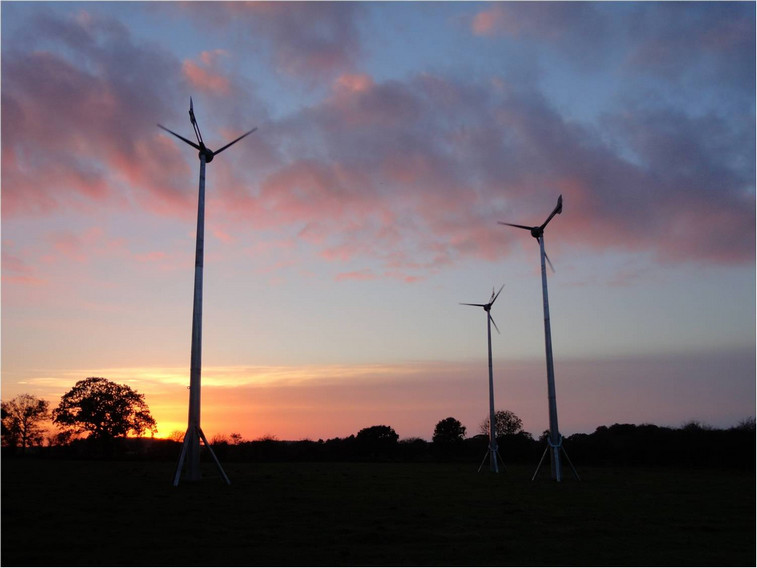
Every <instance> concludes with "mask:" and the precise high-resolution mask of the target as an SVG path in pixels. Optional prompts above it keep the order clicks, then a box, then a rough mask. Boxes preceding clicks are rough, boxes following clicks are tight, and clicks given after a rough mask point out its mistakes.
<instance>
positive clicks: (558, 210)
mask: <svg viewBox="0 0 757 568" xmlns="http://www.w3.org/2000/svg"><path fill="white" fill-rule="evenodd" d="M560 213H562V194H561V195H560V197H558V198H557V206H556V207H555V208H554V210H553V211H552V213H550V214H549V217H547V220H546V221H544V223H543V224H542V226H541V227H540V229H542V230H543V229H544V227H546V226H547V223H549V222H550V221H551V220H552V217H554V216H555V215H559V214H560Z"/></svg>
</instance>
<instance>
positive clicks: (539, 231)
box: [497, 195, 562, 272]
mask: <svg viewBox="0 0 757 568" xmlns="http://www.w3.org/2000/svg"><path fill="white" fill-rule="evenodd" d="M560 213H562V195H560V196H559V197H558V198H557V205H556V206H555V208H554V209H553V210H552V213H550V214H549V217H547V220H546V221H544V222H543V223H542V224H541V225H539V226H538V227H528V226H526V225H516V224H515V223H505V222H504V221H497V223H499V224H500V225H507V226H508V227H516V228H518V229H525V230H526V231H529V232H530V233H531V236H532V237H533V238H535V239H536V240H537V241H539V239H541V238H542V237H544V229H545V228H546V226H547V224H548V223H549V222H550V221H551V220H552V217H554V216H555V215H559V214H560ZM544 258H545V259H546V261H547V264H549V267H550V268H551V269H552V272H554V271H555V268H554V266H552V261H550V260H549V257H548V256H547V253H546V252H545V253H544Z"/></svg>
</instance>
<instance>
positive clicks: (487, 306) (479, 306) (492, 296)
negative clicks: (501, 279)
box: [460, 284, 505, 333]
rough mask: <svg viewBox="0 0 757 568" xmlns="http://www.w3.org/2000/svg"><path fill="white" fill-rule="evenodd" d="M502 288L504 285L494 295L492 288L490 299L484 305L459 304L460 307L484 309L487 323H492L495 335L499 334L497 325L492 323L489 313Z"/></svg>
mask: <svg viewBox="0 0 757 568" xmlns="http://www.w3.org/2000/svg"><path fill="white" fill-rule="evenodd" d="M504 287H505V285H504V284H502V286H500V288H499V291H498V292H497V293H496V294H495V293H494V288H492V295H491V298H489V302H488V303H486V304H466V303H464V302H460V305H461V306H476V307H478V308H484V311H485V312H486V313H487V314H488V316H489V321H490V322H492V325H493V326H494V329H496V330H497V333H499V328H498V327H497V324H496V323H494V318H493V317H492V315H491V313H490V312H491V309H492V306H493V305H494V302H496V301H497V298H498V297H499V293H500V292H502V288H504Z"/></svg>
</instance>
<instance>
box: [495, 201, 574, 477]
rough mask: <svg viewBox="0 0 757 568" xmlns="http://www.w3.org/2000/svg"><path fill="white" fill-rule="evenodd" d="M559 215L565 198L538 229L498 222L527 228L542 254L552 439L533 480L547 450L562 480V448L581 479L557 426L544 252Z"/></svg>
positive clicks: (553, 474)
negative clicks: (548, 228)
mask: <svg viewBox="0 0 757 568" xmlns="http://www.w3.org/2000/svg"><path fill="white" fill-rule="evenodd" d="M560 213H562V195H560V197H558V198H557V206H556V207H555V208H554V210H553V211H552V213H550V215H549V217H547V220H546V221H544V223H542V224H541V225H539V226H538V227H527V226H525V225H516V224H514V223H504V222H502V221H499V224H500V225H508V226H509V227H517V228H519V229H526V230H527V231H531V236H532V237H534V238H535V239H536V240H537V241H538V242H539V249H540V251H541V287H542V297H543V300H544V342H545V350H546V355H547V397H548V399H549V439H548V443H547V447H546V448H545V449H544V453H543V454H542V456H541V459H540V460H539V465H538V466H536V471H535V472H534V476H533V477H532V478H531V479H532V480H533V479H535V478H536V474H537V473H539V468H541V464H542V462H543V461H544V457H545V456H546V455H547V451H548V450H550V449H551V450H552V452H551V453H550V456H551V464H552V478H553V479H556V480H557V481H560V480H561V479H562V469H561V467H560V450H561V449H562V451H563V453H564V454H565V458H566V459H567V460H568V464H569V465H570V467H571V469H572V470H573V473H574V474H575V476H576V478H577V479H578V473H577V472H576V469H575V468H574V467H573V464H572V463H571V462H570V458H569V457H568V453H567V452H566V451H565V448H563V447H562V436H561V435H560V429H559V427H558V425H557V396H556V394H555V369H554V365H553V362H552V330H551V327H550V323H549V297H548V296H547V267H546V264H545V261H546V262H547V263H549V267H550V268H551V269H552V271H553V272H554V267H553V266H552V263H551V262H550V260H549V257H548V256H547V253H546V252H545V251H544V228H545V227H546V226H547V223H549V222H550V221H551V220H552V217H554V216H555V215H559V214H560Z"/></svg>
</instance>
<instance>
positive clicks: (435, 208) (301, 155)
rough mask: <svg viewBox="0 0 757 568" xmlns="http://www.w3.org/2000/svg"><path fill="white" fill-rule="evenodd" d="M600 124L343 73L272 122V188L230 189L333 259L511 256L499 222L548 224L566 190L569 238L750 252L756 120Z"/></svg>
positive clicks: (435, 265)
mask: <svg viewBox="0 0 757 568" xmlns="http://www.w3.org/2000/svg"><path fill="white" fill-rule="evenodd" d="M602 127H603V129H602V130H600V129H599V128H598V127H597V126H594V125H585V124H581V123H578V122H575V121H572V120H569V119H567V118H566V117H564V116H562V115H561V114H560V113H559V112H558V110H557V109H556V108H555V107H554V106H553V105H552V104H551V103H550V102H549V101H548V100H547V99H546V98H545V97H544V96H543V95H542V94H541V93H540V92H539V91H538V90H536V89H535V88H534V87H532V86H524V85H514V84H512V83H509V82H508V81H506V80H503V79H500V80H498V81H495V82H493V83H490V82H486V83H478V82H467V83H463V82H462V81H456V80H454V79H452V78H447V77H442V76H433V75H430V74H426V73H422V74H418V75H415V76H413V77H410V78H408V79H407V80H405V81H398V80H391V81H386V82H376V81H375V80H374V79H373V78H372V77H370V76H368V75H365V74H361V75H352V74H347V75H342V76H339V77H338V78H337V79H335V81H334V83H333V90H332V92H331V94H330V96H329V97H328V98H326V99H324V100H323V101H322V102H321V103H320V104H317V105H313V106H310V107H308V108H306V109H303V110H302V111H301V112H299V113H296V114H294V115H291V116H289V117H286V118H285V119H283V120H282V121H280V122H278V123H277V124H275V125H272V126H271V128H272V129H273V132H272V133H271V136H272V137H273V138H274V139H276V140H281V141H283V140H286V144H287V148H288V152H287V155H286V156H285V155H282V156H281V162H280V164H278V165H277V166H276V167H275V168H274V169H273V171H272V172H271V173H269V174H267V175H266V176H265V177H264V179H263V180H262V182H261V183H260V190H259V191H257V192H255V194H254V195H253V194H251V193H250V192H249V191H245V190H242V189H239V188H238V190H237V191H236V192H235V191H234V190H229V191H227V193H226V195H225V196H224V199H227V198H228V202H227V206H228V208H229V214H235V215H240V216H243V217H244V218H246V219H254V224H255V226H260V227H263V228H274V227H276V226H294V227H299V228H300V230H301V234H300V236H301V237H302V238H303V239H305V240H306V241H307V242H309V243H311V244H314V245H316V246H317V247H319V249H320V255H321V257H322V258H324V259H326V260H328V261H330V262H334V263H340V264H347V263H349V262H351V261H356V260H359V259H361V258H362V259H378V260H379V261H380V263H381V264H380V265H379V266H380V270H379V271H378V273H382V274H388V273H391V274H393V275H395V276H399V275H401V276H400V277H402V278H404V277H411V278H414V277H424V276H427V275H428V274H430V273H433V272H434V271H436V270H439V269H441V268H443V267H445V266H450V265H452V264H455V263H456V262H459V261H460V260H462V259H469V258H480V259H486V260H490V261H493V260H497V259H500V258H504V257H505V256H506V255H507V254H508V252H509V246H510V245H511V244H513V243H515V242H517V241H518V240H519V239H521V237H522V235H520V234H515V233H513V232H511V231H510V232H508V231H507V230H505V229H504V228H502V227H498V226H497V225H496V221H498V220H504V221H511V222H517V223H524V224H538V223H541V222H542V221H543V220H544V218H545V217H546V215H547V214H548V213H549V211H550V210H551V208H552V207H553V205H554V202H555V200H556V198H557V195H558V194H559V193H562V194H563V195H564V197H565V213H564V215H563V216H561V218H560V220H559V229H557V228H555V230H559V235H560V242H561V243H566V242H573V243H576V244H578V245H580V246H583V247H587V248H594V249H598V250H604V249H607V248H617V249H621V250H626V251H639V252H640V251H650V250H651V251H655V252H656V254H657V256H658V258H659V259H660V260H665V261H669V260H675V261H690V260H702V261H705V262H711V261H715V262H725V263H731V262H744V261H750V260H751V259H752V258H753V255H754V246H753V242H754V222H753V218H752V215H751V212H752V211H753V208H754V195H753V185H752V184H751V181H750V180H751V179H752V178H753V176H754V168H753V165H752V164H751V163H750V159H749V157H748V156H749V154H750V148H753V141H751V140H750V131H749V128H745V127H743V126H737V127H734V125H733V124H732V123H730V122H729V121H726V120H724V119H722V118H720V117H719V116H716V115H707V116H692V115H690V114H687V113H685V112H683V111H682V110H680V109H674V108H670V107H667V106H665V105H661V106H658V107H657V108H655V109H651V108H647V107H645V106H643V105H642V106H639V105H637V106H633V105H631V104H630V102H629V105H628V106H627V107H626V108H625V109H624V110H623V111H622V112H619V113H616V114H609V113H608V114H606V115H605V117H604V118H603V123H602ZM750 204H751V207H750ZM707 216H709V218H710V219H711V220H713V219H716V220H717V221H718V225H717V226H715V225H713V224H712V223H707V222H706V220H707ZM557 226H558V225H555V227H557ZM374 268H375V266H374ZM364 270H365V267H364V266H362V267H361V266H358V267H355V269H354V270H352V269H351V270H346V271H342V272H340V273H339V274H340V275H342V276H341V278H344V275H345V274H350V275H352V276H353V277H354V276H357V275H358V274H366V273H365V272H361V271H364Z"/></svg>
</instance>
